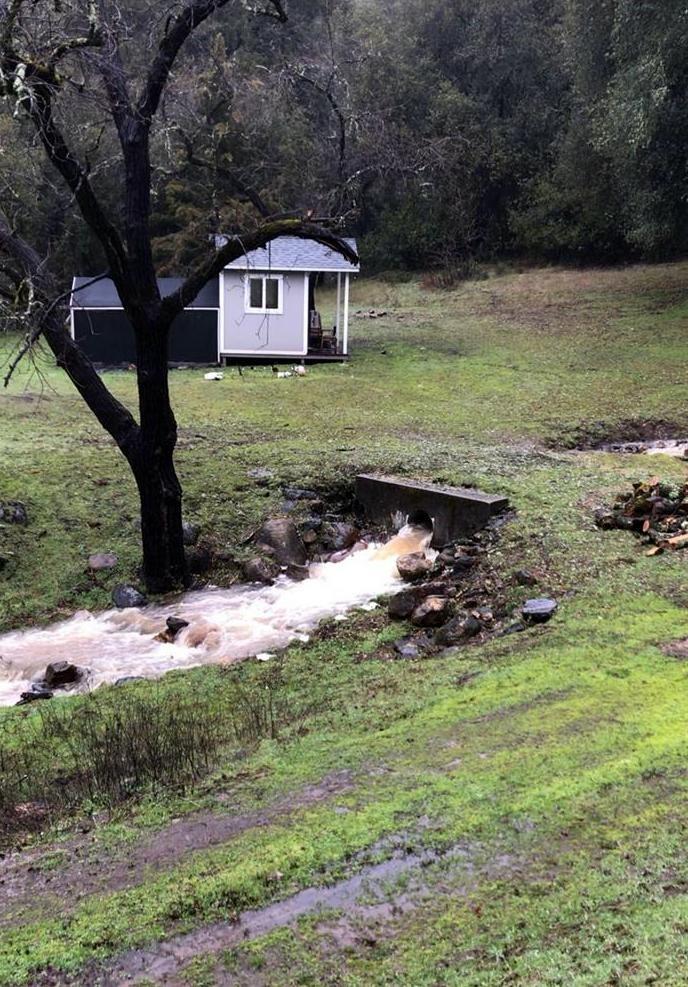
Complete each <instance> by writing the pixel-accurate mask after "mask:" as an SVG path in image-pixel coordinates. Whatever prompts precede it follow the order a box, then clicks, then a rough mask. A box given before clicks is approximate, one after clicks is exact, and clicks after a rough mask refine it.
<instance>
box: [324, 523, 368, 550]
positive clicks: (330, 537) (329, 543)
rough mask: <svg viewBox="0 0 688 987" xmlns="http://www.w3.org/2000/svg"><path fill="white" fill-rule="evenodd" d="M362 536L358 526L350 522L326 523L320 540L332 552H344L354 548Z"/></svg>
mask: <svg viewBox="0 0 688 987" xmlns="http://www.w3.org/2000/svg"><path fill="white" fill-rule="evenodd" d="M360 535H361V532H360V531H359V529H358V528H357V527H356V525H355V524H349V522H348V521H326V522H325V523H324V524H323V526H322V529H321V531H320V540H321V542H322V543H323V545H324V546H325V548H327V549H329V550H330V551H331V552H342V551H344V549H347V548H352V547H353V546H354V545H355V544H356V542H357V541H358V539H359V538H360Z"/></svg>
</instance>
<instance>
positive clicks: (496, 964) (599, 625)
mask: <svg viewBox="0 0 688 987" xmlns="http://www.w3.org/2000/svg"><path fill="white" fill-rule="evenodd" d="M687 283H688V263H679V264H672V265H662V266H637V267H628V268H625V269H621V270H599V271H585V272H581V271H563V270H556V269H551V270H532V271H524V272H522V273H514V272H509V273H505V274H499V275H498V276H497V275H495V276H493V277H490V278H488V279H486V280H482V281H476V282H473V283H469V284H465V285H463V286H461V287H459V288H457V289H456V290H455V291H452V292H437V291H427V290H424V289H422V288H421V287H420V286H419V285H418V284H417V283H415V282H409V283H401V284H397V283H395V284H392V283H387V282H381V281H361V282H360V283H359V284H358V285H356V286H355V291H354V297H353V306H352V307H353V310H354V311H355V310H356V309H357V308H359V307H360V308H369V307H375V308H378V309H386V310H387V313H388V314H387V315H386V316H385V317H384V318H381V319H376V320H369V319H354V320H353V326H352V352H353V357H352V360H351V362H350V363H349V364H347V365H345V366H323V367H314V368H312V369H309V372H308V374H307V376H306V377H305V378H304V379H297V378H294V379H288V380H277V379H275V378H274V377H273V375H272V374H271V372H270V370H269V368H267V369H260V370H258V369H257V370H246V371H244V373H243V374H242V375H239V373H238V372H237V371H236V370H231V371H227V372H226V373H225V378H224V380H223V381H221V382H216V383H209V382H206V381H204V380H203V373H202V371H199V370H187V371H174V372H173V373H172V394H173V399H174V403H175V408H176V411H177V416H178V421H179V425H180V444H179V453H178V465H179V471H180V474H181V476H182V480H183V483H184V488H185V505H186V516H187V517H188V518H189V519H191V520H194V521H198V522H199V523H200V524H201V525H202V527H203V530H204V533H205V535H206V537H208V538H209V539H210V540H212V542H213V543H214V544H215V545H216V546H217V547H222V548H225V549H226V550H228V551H230V552H235V553H236V557H237V559H241V557H242V551H245V549H244V550H242V548H241V547H240V542H241V540H242V538H243V537H244V536H245V535H246V534H247V533H248V532H250V531H251V530H252V529H253V528H254V527H255V526H256V524H257V523H258V522H259V521H260V520H261V518H263V517H265V516H267V515H269V514H271V513H274V512H276V511H278V510H279V507H280V504H281V501H282V496H281V493H280V486H281V484H283V483H298V484H300V485H303V486H308V485H311V484H317V485H318V486H320V487H327V486H330V485H331V486H333V487H335V486H341V485H342V484H343V483H348V482H350V481H351V480H352V479H353V477H354V476H355V474H356V473H357V472H361V471H371V470H380V471H388V472H396V473H403V474H406V475H409V476H413V477H416V478H419V479H426V480H436V481H442V482H449V483H476V484H478V485H479V486H481V487H482V488H484V489H486V490H488V491H493V492H505V493H506V494H508V496H509V497H510V499H511V501H512V504H513V505H514V507H515V509H516V512H517V513H516V516H515V518H514V520H513V521H511V522H510V523H509V524H508V525H507V526H506V527H505V529H504V531H503V535H502V537H501V540H500V542H499V544H498V547H497V549H496V551H495V552H494V554H493V555H492V556H491V564H492V565H493V566H494V568H495V569H496V570H497V571H498V572H499V573H500V575H501V576H502V578H504V579H505V580H506V581H507V584H509V586H510V588H509V599H510V602H511V603H512V604H513V605H514V606H517V605H518V603H519V602H520V601H522V600H523V599H524V598H525V597H526V596H527V595H529V594H531V595H532V591H531V590H528V589H526V588H523V587H520V586H518V585H515V584H513V583H512V581H511V575H512V573H513V572H514V571H515V570H517V569H519V568H523V567H529V568H532V569H534V570H536V571H537V572H538V573H539V574H540V586H539V588H538V591H537V592H538V593H540V592H541V593H543V594H544V593H549V594H552V595H554V596H556V598H557V599H558V600H559V602H560V609H559V612H558V614H557V616H556V618H555V619H554V620H553V621H552V622H551V623H550V624H548V625H546V626H544V627H541V628H537V629H533V630H530V631H528V632H526V633H523V634H518V635H513V636H509V637H505V638H496V639H493V640H491V641H488V642H487V643H485V644H483V645H481V646H478V647H474V646H471V647H466V648H464V649H457V650H455V651H454V652H452V653H451V654H449V655H444V656H442V657H441V658H433V659H427V660H420V661H390V660H389V659H388V653H389V652H388V648H387V647H386V645H388V643H389V641H390V640H393V639H395V638H396V637H398V636H400V633H401V632H402V630H403V627H402V628H400V627H399V625H397V626H394V627H390V625H389V624H388V623H387V621H386V620H385V619H384V618H383V617H382V616H381V615H379V614H372V615H368V614H363V613H361V614H359V615H357V616H356V617H354V618H353V619H352V620H351V621H349V622H347V623H346V624H343V625H332V626H331V627H329V628H328V629H327V633H323V634H322V635H320V636H316V639H315V640H314V641H313V643H312V644H309V645H300V646H295V647H291V648H289V649H288V651H287V652H286V653H285V654H284V656H283V657H282V658H281V659H280V662H279V674H276V673H275V671H274V670H273V669H271V670H269V671H266V670H265V669H263V668H260V667H258V666H257V664H256V663H255V662H247V663H245V664H243V665H241V666H237V667H235V668H233V669H231V670H230V671H221V670H218V669H198V670H194V671H192V672H188V673H174V674H172V675H169V676H167V677H166V678H165V679H164V680H162V681H161V682H160V683H144V684H139V685H136V686H132V687H131V694H132V695H138V696H141V697H144V698H145V700H146V701H148V702H151V703H169V702H172V701H178V697H179V696H180V695H181V696H185V697H187V698H188V697H193V698H194V701H196V702H197V703H198V704H199V709H200V710H201V711H202V710H203V708H204V705H205V707H206V708H207V710H208V711H209V713H210V712H211V711H212V712H216V711H217V710H218V709H220V710H221V709H222V708H223V707H226V706H227V704H232V703H238V702H251V701H253V699H254V698H255V697H256V696H259V695H262V694H263V692H264V690H265V688H266V684H267V680H266V676H267V675H268V674H270V675H271V676H273V679H271V682H270V688H271V689H272V690H273V692H274V695H275V698H276V702H277V703H278V708H279V710H280V711H281V713H280V715H281V717H282V721H283V728H282V729H281V730H280V732H279V735H278V736H277V738H268V737H263V738H260V737H255V738H252V739H251V741H250V742H249V741H247V742H246V743H245V744H243V745H242V746H241V749H238V748H237V745H234V746H232V747H231V748H229V747H228V748H227V749H226V750H225V751H224V752H223V754H222V756H221V757H220V758H219V761H218V762H217V763H216V764H214V765H213V770H212V771H211V772H210V774H208V775H207V776H206V777H205V778H204V779H203V780H202V781H200V782H198V783H197V784H196V785H194V786H191V787H187V788H186V789H184V790H183V791H182V790H170V791H167V792H164V793H155V794H154V795H153V794H149V795H146V794H145V793H143V794H141V793H139V795H138V796H137V797H136V798H132V799H131V801H130V802H128V803H125V804H124V805H121V806H119V807H118V808H117V809H116V810H113V811H112V812H107V811H104V810H103V806H102V805H99V804H85V805H84V806H82V807H81V810H80V811H79V812H78V813H77V815H76V816H74V817H72V816H67V817H64V818H61V819H56V820H54V824H53V826H52V827H51V828H49V829H48V830H46V831H44V832H43V833H42V834H39V835H34V836H31V837H29V836H26V837H25V838H24V844H23V847H21V848H20V849H18V850H17V852H16V855H15V856H8V857H6V858H5V860H1V859H0V881H2V884H0V889H4V890H5V901H4V903H3V904H2V905H0V984H3V985H10V984H12V985H14V984H46V985H47V984H56V983H78V984H89V985H90V984H98V983H120V982H124V979H125V976H129V975H133V973H132V971H134V972H135V973H136V975H137V976H139V977H140V979H139V982H141V983H144V982H145V983H167V984H196V985H198V987H201V985H205V984H241V985H244V984H247V985H248V984H251V985H254V984H257V985H262V984H265V985H268V984H269V985H297V984H298V985H301V984H314V985H315V984H332V985H340V984H342V985H344V984H346V985H360V987H364V985H373V984H375V985H378V984H379V985H383V984H384V985H387V984H389V985H391V984H402V985H410V987H426V985H427V987H434V985H453V987H458V985H461V987H464V985H466V987H469V985H470V987H478V985H480V987H487V985H489V987H493V985H495V987H496V985H506V984H519V985H543V984H546V985H555V984H556V985H567V987H568V985H576V987H583V985H585V987H593V985H595V987H597V985H610V984H623V985H633V987H635V985H641V984H661V985H662V987H665V985H679V984H685V983H686V982H688V946H687V945H686V943H687V942H688V939H687V938H686V930H687V929H688V850H687V846H688V843H687V842H686V828H687V824H688V819H687V818H686V813H685V804H686V795H687V794H688V774H687V772H686V764H687V757H688V736H687V733H686V724H687V723H688V676H687V675H686V667H685V665H683V664H682V663H681V662H680V661H677V660H675V659H672V658H671V657H669V656H667V655H666V654H665V653H664V652H663V651H662V650H661V648H662V645H665V644H667V643H669V642H672V641H675V640H677V639H680V638H685V637H687V636H688V553H683V554H681V553H675V554H664V555H661V556H659V557H656V558H648V557H646V556H645V554H644V552H643V549H642V547H641V546H640V545H639V543H638V542H637V541H636V540H635V539H634V538H633V537H632V536H631V535H628V534H625V533H623V532H618V531H614V532H605V533H603V532H600V531H598V530H597V529H596V528H595V526H594V523H593V513H594V509H595V507H597V506H599V505H601V504H604V503H606V502H608V501H609V500H610V499H611V498H612V497H613V495H614V494H615V493H616V492H617V491H618V490H620V489H624V488H627V487H628V486H629V485H630V484H631V482H633V481H634V480H640V479H644V478H646V477H647V476H649V475H652V474H659V475H661V476H663V477H666V478H667V479H672V480H679V479H682V478H685V475H686V464H685V463H681V462H680V461H675V460H672V459H670V458H668V457H663V456H660V457H657V458H652V459H649V458H645V457H633V456H614V455H609V454H605V453H600V452H583V453H581V452H573V451H567V447H570V446H571V445H573V444H575V442H576V440H577V439H579V438H580V437H581V436H583V435H585V434H590V435H593V436H597V437H603V436H604V435H605V434H610V435H611V434H614V433H616V432H621V433H622V432H624V429H626V428H627V427H628V424H627V423H629V422H631V423H635V422H648V421H651V422H664V423H674V425H675V429H676V432H677V434H678V433H679V432H680V431H681V429H683V432H684V434H688V411H687V410H686V403H685V362H686V338H687V330H688V293H687V291H686V284H687ZM107 380H108V383H109V384H110V386H111V387H112V389H113V390H114V391H115V392H116V393H117V395H118V396H120V397H121V398H123V399H124V400H126V401H128V402H131V401H132V399H133V395H134V381H133V375H132V374H130V373H126V372H119V373H115V372H113V373H108V374H107ZM0 408H1V415H2V418H1V425H0V429H1V431H0V500H2V499H11V498H14V499H19V500H21V501H23V502H24V503H25V504H26V506H27V509H28V511H29V514H30V524H29V525H28V526H27V527H26V528H19V527H16V526H5V527H0V555H2V556H4V557H5V558H6V559H7V560H8V562H7V564H6V566H5V568H4V570H3V571H2V572H0V614H1V615H2V626H3V628H5V629H8V628H13V627H20V626H22V625H24V624H26V623H32V622H39V621H45V620H48V619H52V618H55V617H59V616H66V615H69V614H71V613H73V612H74V611H75V610H77V609H79V608H83V607H87V608H92V609H97V608H101V607H105V606H107V604H108V599H109V593H110V591H111V588H112V585H113V584H114V582H116V581H117V582H118V581H123V580H124V579H126V578H129V577H131V578H133V577H134V576H135V570H136V566H137V562H138V545H137V532H136V523H135V522H136V500H135V495H134V490H133V484H132V482H131V481H130V479H129V476H128V474H127V471H126V469H125V466H124V463H123V461H122V460H121V459H120V457H119V455H118V454H117V452H116V450H115V448H114V446H113V444H112V442H111V441H110V440H109V439H108V438H107V436H105V435H104V434H103V433H102V432H101V431H100V430H99V428H98V426H97V424H96V423H95V422H94V421H92V420H90V419H89V416H88V414H87V412H86V410H85V409H84V408H83V407H82V405H81V403H80V401H79V399H78V398H77V397H76V396H75V394H74V393H73V392H72V390H71V388H70V385H69V383H68V382H67V381H66V380H65V379H63V377H62V376H61V375H60V374H59V373H58V372H56V371H55V370H54V369H53V368H51V367H50V365H49V362H48V360H47V359H46V358H39V360H38V367H37V369H36V370H33V371H32V370H30V368H29V367H28V366H27V367H25V368H23V369H22V370H21V371H19V372H18V373H17V375H16V377H15V379H14V380H13V383H12V386H11V388H10V390H9V391H8V392H5V393H4V394H3V395H2V396H0ZM257 466H263V467H268V468H269V469H270V470H272V471H273V474H274V478H273V482H272V483H271V484H270V485H269V486H268V487H267V488H264V487H259V486H257V485H256V484H255V482H254V481H253V480H252V479H251V478H250V476H249V472H248V471H250V470H251V469H252V468H254V467H257ZM95 551H114V552H116V553H117V555H118V556H119V559H120V564H119V567H118V569H117V570H116V573H115V574H112V575H107V576H102V574H101V575H99V576H98V577H95V576H93V575H89V574H88V572H87V568H86V559H87V557H88V555H89V554H90V553H91V552H95ZM225 575H226V577H227V578H230V577H231V576H232V575H233V570H232V567H231V566H229V567H228V569H227V571H226V573H225ZM219 576H220V578H221V577H222V573H220V574H219ZM128 691H129V690H124V691H122V690H120V692H119V693H116V692H115V691H114V690H111V689H110V690H103V695H104V696H109V697H110V701H113V702H118V701H119V699H118V696H119V695H122V696H125V694H126V693H128ZM252 697H253V698H252ZM123 701H124V700H123ZM61 703H62V706H63V708H64V709H65V710H66V711H67V715H68V714H69V711H70V710H72V709H73V710H74V715H76V714H77V713H78V711H79V709H80V708H81V706H82V704H83V700H80V699H78V698H77V699H73V700H72V699H70V700H61ZM39 715H40V713H39V712H38V711H36V710H35V709H33V708H32V709H30V710H29V711H28V712H26V710H9V711H5V712H3V713H2V714H1V715H0V727H1V728H3V730H4V732H5V739H4V741H0V743H5V744H6V745H8V747H9V746H12V745H14V746H15V748H16V745H21V744H26V743H30V738H31V731H32V729H35V728H36V722H37V721H36V717H38V716H39ZM59 753H60V752H59V750H56V752H55V756H56V758H58V757H59ZM199 833H206V834H208V833H214V834H215V836H214V838H212V839H210V838H209V837H208V836H207V835H206V836H203V837H201V836H199ZM430 851H434V852H435V853H436V857H434V858H430V857H427V855H428V854H429V852H430ZM411 852H414V853H419V854H421V855H424V854H425V855H426V859H425V866H420V867H417V868H415V869H410V870H406V871H405V872H403V873H401V872H400V873H399V874H398V875H395V874H394V873H387V876H386V877H385V879H384V881H375V880H372V878H371V881H370V883H369V884H368V886H364V888H363V889H358V890H357V892H356V894H355V895H352V896H350V898H349V899H348V900H347V901H345V902H342V901H341V900H339V899H338V898H337V896H336V895H335V894H334V893H333V889H335V890H336V889H337V888H338V887H339V885H340V884H341V883H342V882H345V881H348V880H349V879H350V878H352V877H353V876H356V875H363V876H365V875H366V874H367V873H370V874H371V875H373V876H374V874H375V873H376V871H374V870H369V869H370V868H374V867H376V866H377V865H379V864H380V863H382V862H385V861H388V860H390V859H394V858H397V857H398V858H399V859H404V855H405V854H408V853H411ZM131 861H133V863H132V864H131V866H129V864H128V862H131ZM305 888H320V889H322V902H323V905H324V909H323V910H321V911H320V912H313V911H311V910H309V911H307V913H305V914H302V915H300V916H296V917H294V916H293V915H291V916H290V915H288V914H286V913H285V915H284V916H282V917H281V918H279V917H278V918H276V919H275V920H274V921H273V922H272V924H271V925H270V926H269V927H266V928H265V930H264V931H263V932H262V933H261V934H259V935H253V934H251V935H249V936H247V938H246V939H245V940H243V939H242V938H241V936H235V937H234V938H232V934H230V933H229V932H227V931H226V930H227V929H229V930H230V932H231V930H232V928H233V927H232V926H231V924H227V925H224V926H222V929H223V930H224V931H223V932H222V934H219V933H218V935H217V936H215V938H213V936H211V935H210V931H209V928H211V927H212V928H214V927H213V926H212V925H211V924H212V923H218V922H221V923H228V922H229V920H234V919H235V918H236V916H238V915H239V914H241V913H243V912H245V911H246V910H247V909H261V908H263V907H265V906H267V905H269V904H270V903H274V902H276V901H280V900H283V899H287V898H289V897H290V896H291V895H293V894H295V893H297V892H298V891H300V890H302V889H305ZM1 893H2V892H1V891H0V894H1ZM328 895H330V897H328ZM249 925H250V923H249ZM182 935H185V936H187V938H186V939H185V940H183V941H182V940H179V941H177V940H175V939H174V937H179V936H182ZM223 937H224V938H223ZM170 939H172V940H174V941H173V943H172V944H169V940H170ZM166 942H167V943H168V947H165V946H164V945H161V944H164V943H166ZM174 943H176V944H177V945H176V947H175V945H174ZM137 948H139V949H140V948H143V949H145V950H146V953H145V955H144V956H143V957H141V956H140V955H139V956H138V957H137V956H132V955H131V954H130V953H128V952H127V951H131V950H134V949H137ZM170 956H172V959H170ZM161 957H163V958H165V960H166V962H168V963H170V964H171V966H169V968H168V969H167V970H166V972H165V970H164V969H163V967H162V966H160V965H156V963H159V961H160V958H161ZM139 961H140V966H136V963H137V962H139ZM108 977H109V978H110V979H108ZM165 977H167V979H165ZM113 978H114V979H113ZM117 978H119V979H117Z"/></svg>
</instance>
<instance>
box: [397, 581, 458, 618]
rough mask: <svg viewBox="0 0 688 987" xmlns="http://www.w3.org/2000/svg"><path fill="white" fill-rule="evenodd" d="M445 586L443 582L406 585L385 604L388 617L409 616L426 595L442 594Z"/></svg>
mask: <svg viewBox="0 0 688 987" xmlns="http://www.w3.org/2000/svg"><path fill="white" fill-rule="evenodd" d="M446 589H447V587H446V586H445V584H444V583H440V582H432V583H420V584H418V585H415V586H407V587H406V589H402V590H401V592H399V593H395V594H394V596H393V597H391V598H390V600H389V603H388V604H387V612H388V614H389V616H390V617H393V618H395V619H396V620H406V618H407V617H410V616H411V614H412V613H413V611H414V610H415V609H416V607H417V606H418V604H419V603H421V602H422V601H423V600H424V599H425V598H426V596H443V595H444V594H445V592H446Z"/></svg>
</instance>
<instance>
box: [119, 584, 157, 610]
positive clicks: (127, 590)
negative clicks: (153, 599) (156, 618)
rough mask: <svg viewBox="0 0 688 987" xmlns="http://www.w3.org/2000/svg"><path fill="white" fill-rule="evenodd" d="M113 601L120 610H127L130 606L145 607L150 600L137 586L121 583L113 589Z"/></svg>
mask: <svg viewBox="0 0 688 987" xmlns="http://www.w3.org/2000/svg"><path fill="white" fill-rule="evenodd" d="M112 602H113V603H114V604H115V606H116V607H118V608H119V609H120V610H126V609H127V608H128V607H145V605H146V604H147V603H148V600H147V599H146V597H145V596H144V595H143V593H139V591H138V590H137V589H136V587H134V586H127V585H126V584H121V585H120V586H115V588H114V589H113V591H112Z"/></svg>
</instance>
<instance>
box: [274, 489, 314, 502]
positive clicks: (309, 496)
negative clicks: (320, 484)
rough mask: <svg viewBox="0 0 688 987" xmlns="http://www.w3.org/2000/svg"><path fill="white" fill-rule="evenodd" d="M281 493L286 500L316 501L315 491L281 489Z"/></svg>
mask: <svg viewBox="0 0 688 987" xmlns="http://www.w3.org/2000/svg"><path fill="white" fill-rule="evenodd" d="M282 493H283V494H284V496H285V498H286V499H287V500H318V499H319V498H318V495H317V493H316V492H315V490H304V488H303V487H282Z"/></svg>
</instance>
